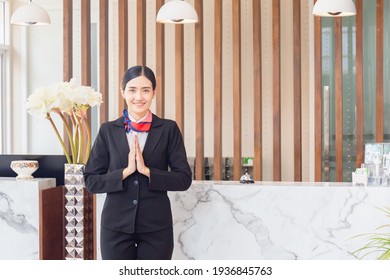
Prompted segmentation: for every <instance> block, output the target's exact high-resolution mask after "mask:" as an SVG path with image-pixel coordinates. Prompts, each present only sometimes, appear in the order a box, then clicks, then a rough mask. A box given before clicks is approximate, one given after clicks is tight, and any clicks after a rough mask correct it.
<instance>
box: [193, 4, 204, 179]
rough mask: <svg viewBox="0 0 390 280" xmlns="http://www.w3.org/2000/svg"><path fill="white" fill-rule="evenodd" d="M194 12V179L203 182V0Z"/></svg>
mask: <svg viewBox="0 0 390 280" xmlns="http://www.w3.org/2000/svg"><path fill="white" fill-rule="evenodd" d="M195 10H196V12H197V14H198V20H199V22H198V24H196V25H195V107H196V108H195V112H196V116H195V118H196V120H195V126H196V127H195V131H196V132H195V133H196V135H195V138H196V159H198V160H196V161H195V179H196V180H203V175H204V170H203V168H204V165H203V158H204V124H203V122H204V117H203V114H204V109H203V92H204V78H203V71H204V69H203V67H204V63H203V59H204V56H203V0H195Z"/></svg>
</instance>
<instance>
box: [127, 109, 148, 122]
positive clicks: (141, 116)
mask: <svg viewBox="0 0 390 280" xmlns="http://www.w3.org/2000/svg"><path fill="white" fill-rule="evenodd" d="M148 113H149V111H147V112H146V113H145V114H136V113H134V112H129V115H130V116H131V119H132V120H134V121H136V122H138V121H139V120H140V119H142V118H143V117H145V116H146V115H147V114H148Z"/></svg>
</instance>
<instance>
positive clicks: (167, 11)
mask: <svg viewBox="0 0 390 280" xmlns="http://www.w3.org/2000/svg"><path fill="white" fill-rule="evenodd" d="M156 21H157V22H160V23H175V24H184V23H195V22H198V15H197V13H196V11H195V9H194V7H193V6H192V5H191V4H189V3H187V2H186V1H183V0H171V1H169V2H166V3H165V4H164V5H162V7H161V8H160V10H159V11H158V13H157V18H156Z"/></svg>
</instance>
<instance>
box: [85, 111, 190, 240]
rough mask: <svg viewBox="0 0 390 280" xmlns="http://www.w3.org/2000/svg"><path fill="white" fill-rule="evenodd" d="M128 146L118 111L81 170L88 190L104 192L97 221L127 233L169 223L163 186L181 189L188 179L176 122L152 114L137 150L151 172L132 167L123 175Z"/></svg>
mask: <svg viewBox="0 0 390 280" xmlns="http://www.w3.org/2000/svg"><path fill="white" fill-rule="evenodd" d="M129 152H130V148H129V144H128V142H127V137H126V132H125V129H124V125H123V117H121V118H119V119H117V120H115V121H111V122H107V123H104V124H103V125H102V126H101V127H100V130H99V133H98V135H97V138H96V140H95V143H94V145H93V147H92V150H91V155H90V157H89V160H88V162H87V164H86V167H85V172H84V179H85V185H86V187H87V189H88V190H89V192H91V193H107V197H106V200H105V203H104V206H103V211H102V218H101V226H102V227H104V228H107V229H110V230H115V231H121V232H128V233H133V232H152V231H156V230H160V229H163V228H167V227H170V226H172V213H171V205H170V201H169V198H168V195H167V191H185V190H187V189H188V188H189V187H190V185H191V182H192V179H191V175H192V174H191V169H190V167H189V165H188V162H187V155H186V151H185V147H184V142H183V137H182V135H181V133H180V130H179V128H178V126H177V124H176V122H174V121H171V120H165V119H160V118H159V117H157V116H156V115H153V118H152V126H151V129H150V131H149V134H148V137H147V140H146V143H145V147H144V150H143V153H142V154H143V158H144V161H145V165H146V166H147V167H149V169H150V178H148V177H147V176H144V175H142V174H140V173H139V172H138V171H136V172H134V173H133V174H131V175H130V176H129V177H127V178H126V179H125V180H122V172H123V169H124V168H126V167H127V164H128V154H129ZM168 167H169V169H170V170H168Z"/></svg>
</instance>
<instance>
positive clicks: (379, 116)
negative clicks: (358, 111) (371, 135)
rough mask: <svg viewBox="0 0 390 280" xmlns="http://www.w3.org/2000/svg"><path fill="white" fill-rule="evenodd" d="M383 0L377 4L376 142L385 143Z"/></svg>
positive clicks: (378, 0) (379, 0)
mask: <svg viewBox="0 0 390 280" xmlns="http://www.w3.org/2000/svg"><path fill="white" fill-rule="evenodd" d="M383 8H384V3H383V0H377V2H376V142H383V117H384V111H383V87H384V85H383V14H384V11H383Z"/></svg>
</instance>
